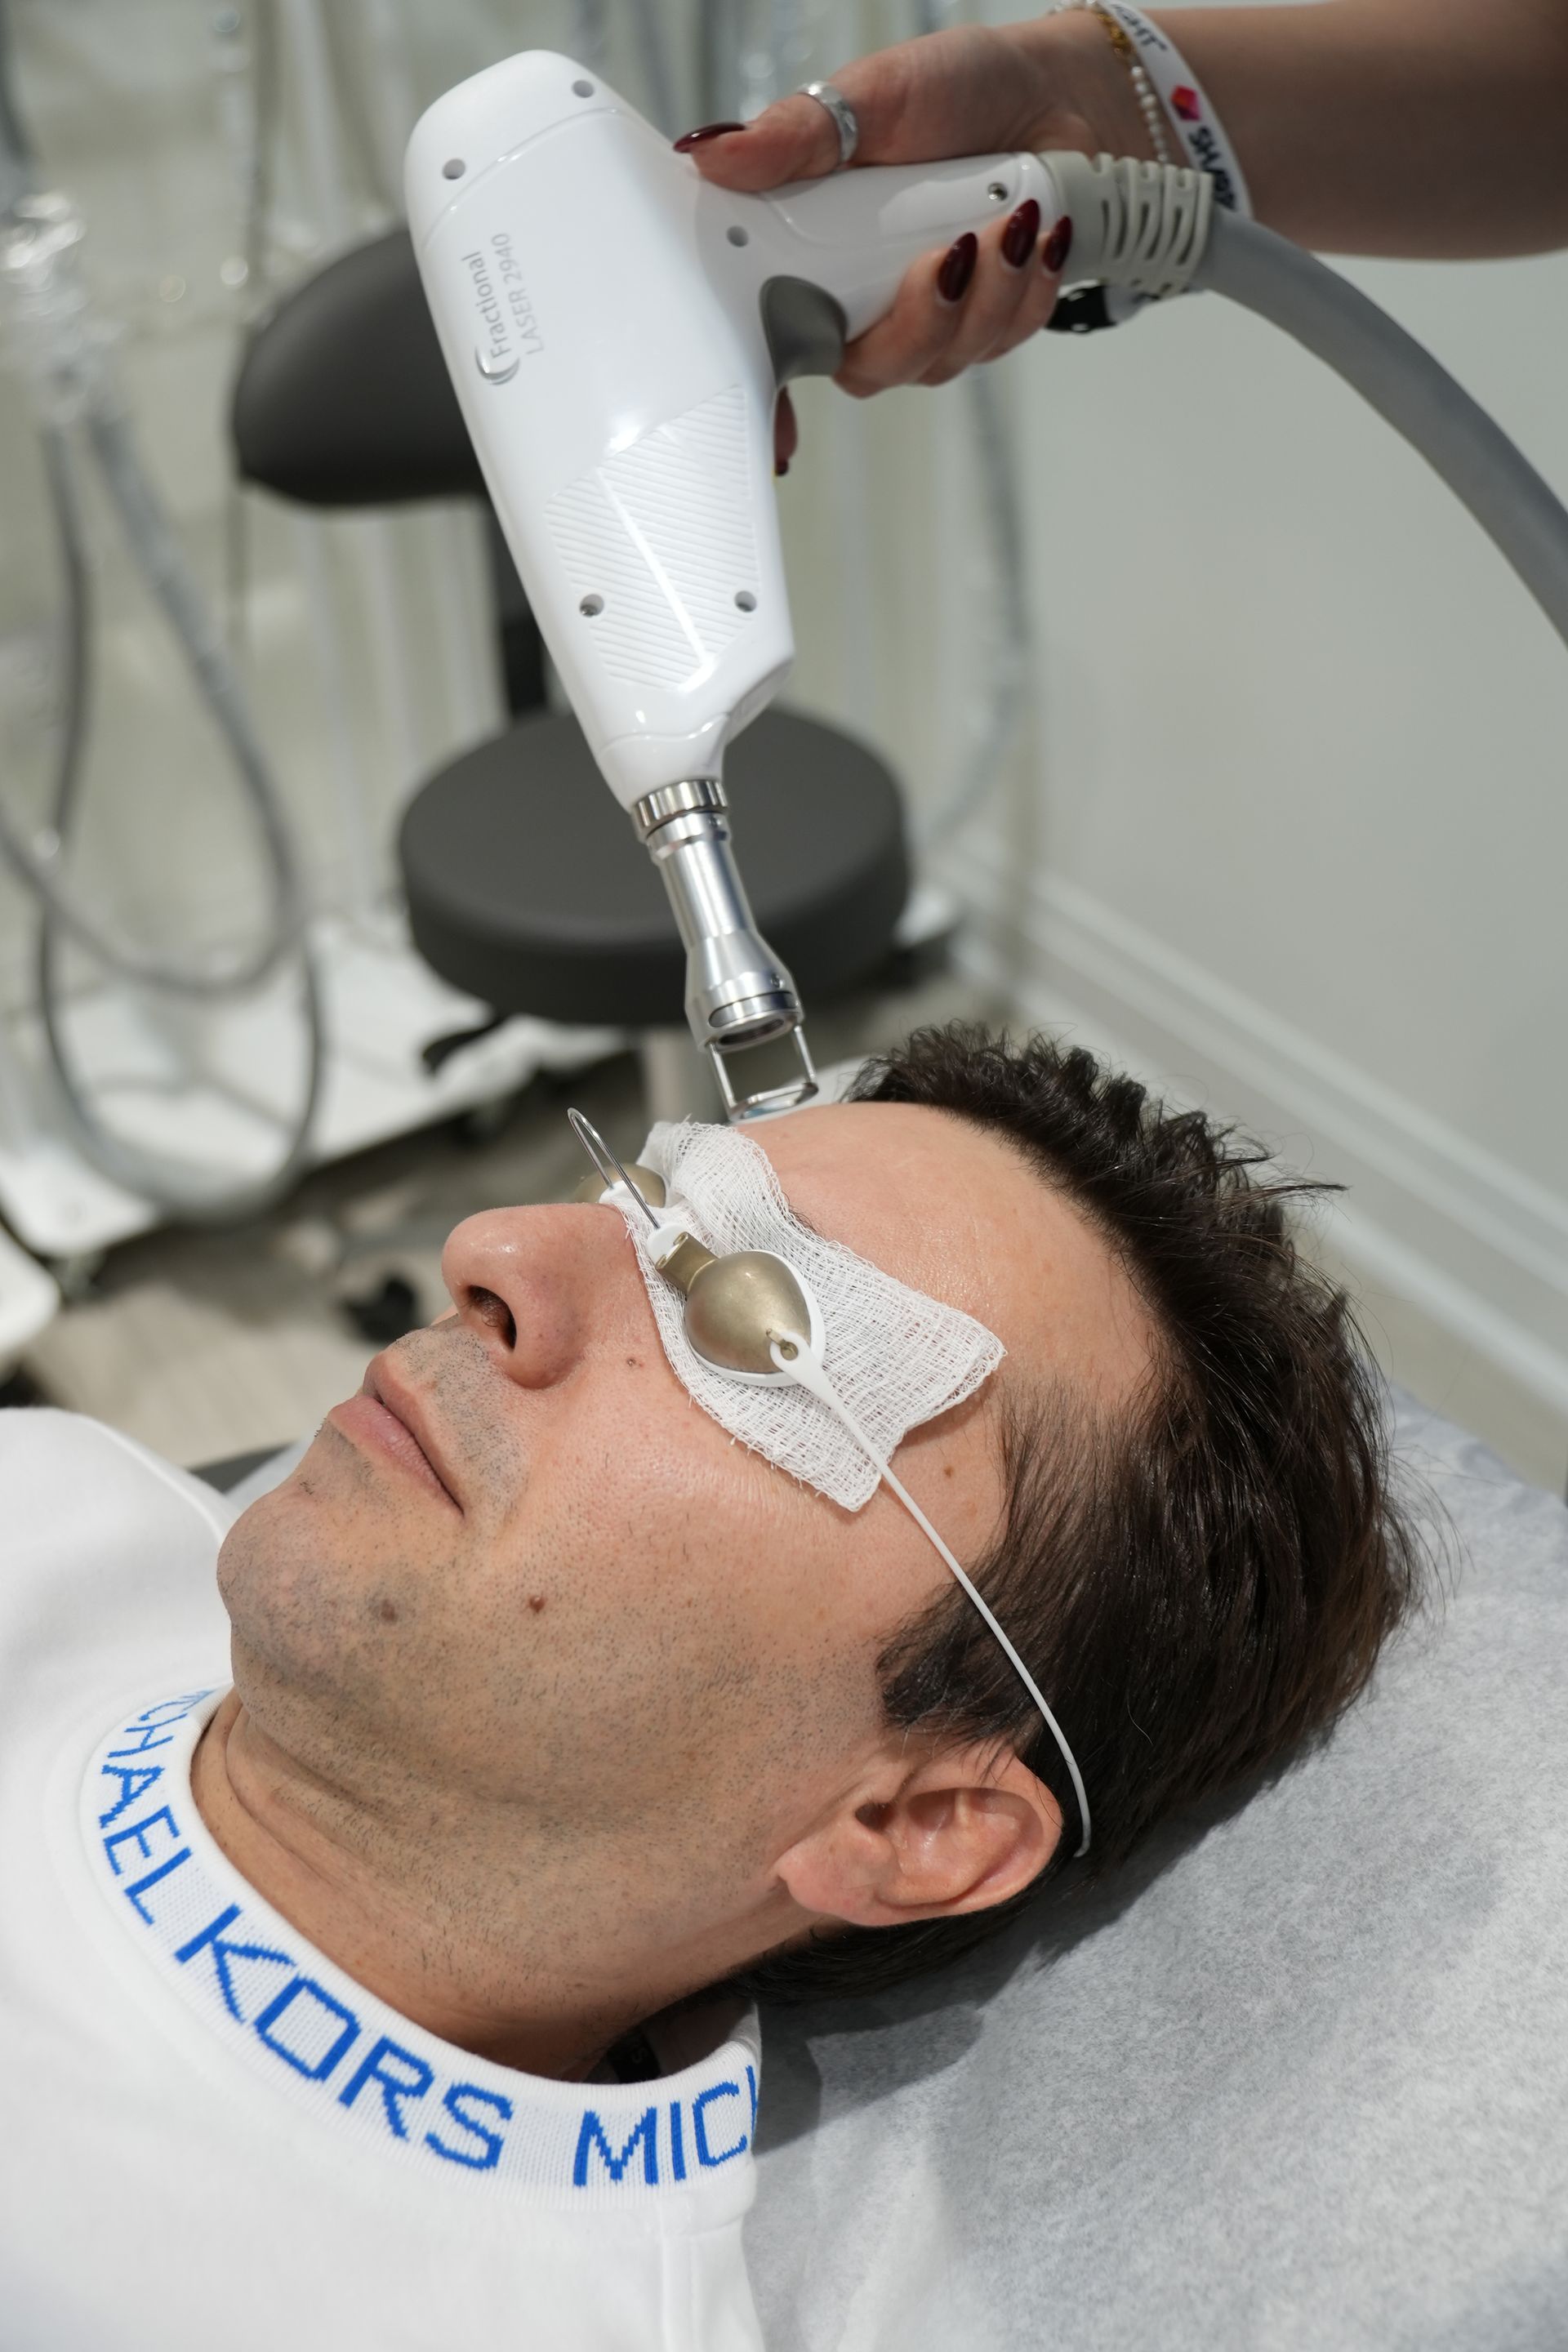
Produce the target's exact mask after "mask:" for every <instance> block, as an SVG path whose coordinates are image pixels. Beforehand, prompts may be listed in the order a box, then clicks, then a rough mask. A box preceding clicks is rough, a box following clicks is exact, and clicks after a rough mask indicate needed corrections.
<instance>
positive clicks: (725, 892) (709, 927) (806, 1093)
mask: <svg viewBox="0 0 1568 2352" xmlns="http://www.w3.org/2000/svg"><path fill="white" fill-rule="evenodd" d="M726 810H727V803H726V802H725V798H724V788H723V786H722V785H721V783H720V782H718V780H717V779H716V778H713V777H706V776H703V777H696V778H693V779H692V780H690V781H689V782H686V783H680V784H667V785H664V786H663V787H661V789H660V790H659V791H658V792H655V793H648V794H647V796H646V797H645V798H644V799H643V800H640V801H639V802H638V803H637V806H636V808H635V809H634V810H633V811H632V819H633V822H634V824H636V826H637V833H638V835H639V836H640V838H641V839H642V841H643V842H644V844H645V845H646V846H647V852H648V855H649V856H650V857H651V858H652V859H653V862H654V864H655V865H656V866H658V870H659V872H660V874H661V875H662V876H663V877H664V887H665V889H666V891H667V893H668V898H669V903H670V907H671V908H672V910H673V912H674V915H675V920H676V925H677V928H678V929H679V932H680V937H681V940H682V942H683V944H684V946H685V949H686V1018H687V1022H688V1024H689V1027H690V1030H691V1034H692V1035H693V1037H694V1038H695V1039H696V1041H697V1043H698V1045H700V1047H701V1048H702V1050H703V1051H704V1052H705V1053H706V1054H707V1055H708V1057H709V1059H710V1062H711V1063H712V1066H713V1072H714V1076H715V1077H716V1078H717V1079H718V1082H719V1091H720V1094H721V1097H722V1098H723V1103H724V1110H725V1115H726V1117H727V1118H731V1119H742V1118H760V1117H761V1116H763V1113H765V1112H768V1111H776V1110H787V1109H789V1108H792V1107H793V1106H794V1105H795V1104H796V1103H802V1102H808V1101H809V1100H810V1099H811V1097H812V1096H813V1095H815V1094H816V1090H817V1088H816V1071H815V1069H814V1068H813V1067H812V1061H811V1055H810V1054H809V1052H808V1051H807V1049H806V1044H805V1037H804V1035H803V1034H802V1024H803V1022H804V1019H805V1015H804V1013H803V1012H802V1009H801V1002H800V998H799V996H798V994H797V993H796V991H795V982H794V980H793V979H792V978H791V977H790V973H789V971H788V970H787V968H786V967H785V966H784V964H783V963H782V962H781V961H780V960H779V958H778V957H777V956H776V955H775V954H774V953H773V950H772V949H771V948H770V947H769V945H768V943H767V941H766V940H764V939H763V936H762V934H761V932H760V931H759V930H758V929H757V925H756V918H755V917H754V916H753V914H752V908H751V902H750V900H749V899H748V898H747V897H746V891H745V886H744V884H743V883H742V880H741V876H740V871H739V868H738V867H737V866H736V864H735V855H734V851H733V849H732V848H731V845H730V827H729V823H728V819H727V814H726ZM785 1038H791V1039H793V1040H794V1043H795V1053H796V1056H797V1059H798V1062H799V1068H798V1070H797V1072H796V1074H795V1076H793V1077H792V1078H790V1079H789V1080H787V1081H786V1082H785V1083H784V1084H783V1085H772V1086H768V1087H762V1088H760V1089H758V1090H755V1091H753V1092H747V1091H745V1090H744V1089H743V1088H738V1087H736V1085H735V1083H734V1077H733V1076H732V1074H731V1067H730V1056H731V1055H737V1054H741V1053H743V1052H748V1051H750V1050H751V1049H752V1047H753V1046H758V1045H770V1044H773V1043H774V1042H775V1041H778V1040H781V1039H785Z"/></svg>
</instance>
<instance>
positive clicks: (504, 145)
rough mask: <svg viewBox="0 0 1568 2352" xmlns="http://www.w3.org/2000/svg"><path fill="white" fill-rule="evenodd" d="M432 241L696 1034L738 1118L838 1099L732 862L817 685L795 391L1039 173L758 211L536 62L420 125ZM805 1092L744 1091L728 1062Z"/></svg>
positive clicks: (412, 159) (542, 587) (577, 75)
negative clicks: (728, 794)
mask: <svg viewBox="0 0 1568 2352" xmlns="http://www.w3.org/2000/svg"><path fill="white" fill-rule="evenodd" d="M405 177H406V184H407V196H408V216H409V224H410V227H411V229H412V232H413V237H414V247H415V251H416V255H417V257H418V262H419V268H420V274H421V277H422V278H423V280H424V285H425V289H426V295H427V297H428V299H429V303H430V308H431V311H432V313H433V315H434V318H435V321H436V328H437V334H438V336H439V338H440V341H441V346H442V350H443V352H444V353H445V355H446V359H447V365H448V367H449V368H450V370H451V373H452V380H453V382H454V383H455V384H456V386H457V391H458V402H459V404H460V405H461V408H462V411H463V415H464V418H465V420H466V422H467V424H468V431H469V433H470V434H471V435H472V436H473V442H474V447H475V449H476V451H477V452H478V455H479V464H480V466H481V467H482V469H483V472H484V476H485V480H486V483H487V485H488V486H489V492H490V496H491V499H493V501H494V504H495V509H496V512H497V514H498V515H499V517H500V523H501V528H502V530H504V532H505V534H506V538H507V542H508V545H509V546H510V549H511V552H512V556H513V559H514V561H515V562H516V564H517V568H518V572H519V573H520V575H521V580H522V583H523V587H524V589H525V590H526V592H527V594H528V599H529V602H530V604H531V606H532V608H533V613H534V616H535V618H536V620H537V621H538V624H539V626H540V629H541V631H542V635H543V637H544V641H545V643H546V645H547V646H549V648H550V654H551V657H552V660H553V662H554V664H555V667H556V669H557V670H558V672H559V673H560V676H561V678H562V681H563V684H564V686H565V688H566V691H567V693H568V694H569V695H570V697H571V699H572V705H573V708H574V710H575V712H576V714H577V718H578V719H579V721H580V722H581V724H582V728H583V731H584V735H585V736H586V738H587V740H588V743H589V746H590V748H591V749H592V751H593V753H594V756H595V759H596V760H597V761H598V763H599V765H600V767H601V768H602V769H603V771H604V773H605V779H606V781H607V782H608V783H609V786H610V789H611V791H612V792H613V793H615V795H616V799H617V800H618V801H619V802H620V803H621V804H622V806H623V807H624V808H625V809H626V811H627V812H628V814H630V815H631V816H632V818H633V819H634V821H635V822H636V824H637V829H638V831H639V833H640V835H642V837H643V839H644V840H645V841H646V842H647V847H648V849H649V852H650V854H651V855H652V856H653V857H654V859H655V861H656V863H657V864H658V867H659V870H660V872H661V873H662V875H663V877H664V880H665V883H666V887H667V888H668V892H669V896H670V900H671V904H672V906H673V908H674V911H675V916H676V919H677V922H678V924H679V928H680V931H681V936H682V939H683V940H684V942H685V946H686V950H687V1007H686V1009H687V1017H688V1019H689V1023H690V1024H691V1029H692V1034H693V1035H694V1036H695V1037H696V1039H697V1041H698V1044H699V1045H701V1046H704V1047H706V1048H707V1049H708V1051H709V1052H710V1055H711V1056H712V1060H713V1065H714V1068H715V1071H716V1073H717V1076H718V1077H719V1082H720V1086H721V1090H722V1093H723V1097H724V1101H725V1106H726V1108H727V1109H728V1110H729V1112H730V1115H731V1118H735V1117H743V1116H745V1115H747V1114H749V1113H753V1112H757V1111H762V1110H768V1109H775V1108H783V1107H785V1106H787V1104H789V1103H790V1102H793V1101H799V1100H802V1099H804V1098H805V1097H806V1096H807V1095H809V1094H811V1093H813V1092H815V1079H814V1076H813V1074H812V1069H811V1063H810V1057H809V1054H808V1053H807V1051H806V1048H805V1039H804V1036H803V1034H802V1032H801V1021H802V1013H801V1006H800V1001H799V998H798V996H797V994H796V992H795V983H794V982H793V980H792V979H791V976H790V974H789V972H788V971H786V970H785V969H784V965H783V964H782V963H781V962H780V961H779V959H778V958H777V957H776V956H775V955H774V954H773V951H772V950H771V949H769V948H768V946H767V945H766V943H765V942H764V941H763V940H762V938H761V937H760V936H759V934H758V931H757V929H756V925H755V922H754V920H753V919H752V912H751V908H750V906H749V903H748V901H747V898H746V893H745V890H744V887H743V886H742V882H741V878H740V875H739V872H738V869H737V867H736V866H735V862H734V857H733V853H732V850H731V844H730V839H729V831H728V824H727V822H726V817H725V803H724V796H723V781H722V780H723V764H724V752H725V748H726V746H727V745H728V744H729V743H730V742H731V740H732V739H733V737H734V736H736V735H737V734H739V732H740V731H741V730H742V728H743V727H744V726H745V725H746V724H747V722H748V721H749V720H750V719H754V718H755V717H756V715H757V713H758V711H760V710H761V709H763V707H764V706H765V705H766V703H767V702H768V701H769V700H770V699H771V698H772V697H773V695H774V694H775V693H776V692H777V690H778V688H779V687H780V686H781V685H782V684H783V682H784V678H785V677H787V676H788V674H789V670H790V666H791V664H792V662H793V660H794V656H795V645H794V639H793V636H792V635H791V630H790V616H789V601H788V595H787V593H786V589H785V583H784V559H783V554H782V551H781V549H780V544H779V529H778V514H777V508H776V502H775V492H774V487H773V404H774V399H775V395H776V393H777V390H778V387H779V385H780V384H782V383H788V382H789V381H790V380H791V379H792V378H794V377H796V376H800V375H804V374H808V373H831V372H832V371H833V369H834V368H835V367H837V363H838V356H839V353H840V352H841V351H842V349H843V345H844V342H845V341H846V340H847V338H848V337H852V336H854V335H858V334H859V333H861V332H862V331H864V330H865V329H866V328H867V327H868V326H869V325H870V324H871V323H872V322H873V321H874V320H876V319H878V318H879V317H880V316H881V315H882V313H883V312H884V311H885V310H888V309H889V306H890V304H891V302H892V299H893V296H894V293H895V291H896V290H897V288H898V284H899V280H900V278H901V277H902V276H903V273H904V270H905V268H907V267H908V265H909V263H910V262H911V261H912V260H914V258H915V257H916V256H917V255H919V254H921V253H924V252H927V251H929V250H930V248H931V247H932V246H934V245H940V244H942V242H943V241H944V240H951V239H952V238H953V237H956V236H959V235H961V234H962V233H963V230H965V229H978V228H980V227H983V226H984V224H985V223H986V222H987V221H988V220H991V219H994V217H996V215H998V214H1002V213H1006V212H1009V211H1011V210H1013V209H1014V208H1015V207H1016V206H1017V205H1020V204H1022V203H1023V202H1024V201H1025V200H1026V198H1027V197H1029V196H1033V197H1035V198H1036V200H1037V202H1038V204H1039V205H1040V210H1041V216H1042V218H1043V219H1044V220H1046V221H1047V222H1048V221H1050V220H1053V219H1055V218H1056V216H1057V209H1059V207H1057V205H1056V196H1055V191H1054V187H1053V183H1052V178H1051V174H1050V172H1049V171H1048V169H1047V166H1046V165H1045V164H1044V163H1042V162H1041V161H1040V159H1039V158H1038V157H1037V156H1036V155H1005V156H989V157H981V158H978V159H973V158H971V159H968V160H965V161H962V162H958V163H935V164H921V165H918V166H914V167H911V168H907V169H890V168H889V169H869V170H865V171H855V172H849V173H840V174H837V175H835V176H834V177H832V178H830V179H825V180H814V181H807V182H802V183H800V184H798V185H795V186H794V187H786V188H780V189H774V190H773V191H772V192H771V193H770V194H766V195H736V194H731V193H729V192H728V191H727V190H724V189H721V188H716V187H713V186H711V185H710V184H709V183H707V182H706V181H704V180H703V179H702V178H701V176H700V173H698V172H697V170H696V168H695V166H694V165H693V164H692V163H690V161H689V159H688V158H687V157H685V156H682V155H678V154H676V153H675V152H674V151H673V149H672V148H671V147H670V144H669V142H668V140H666V139H664V138H663V137H661V136H660V134H659V133H658V131H655V130H654V129H653V127H652V126H651V125H650V124H649V123H647V122H646V121H644V120H643V119H642V117H641V116H640V115H638V114H637V111H636V110H635V109H633V108H632V107H630V106H628V105H627V104H626V101H625V100H622V99H620V98H618V97H617V96H616V93H615V92H614V91H613V90H612V89H608V88H607V87H606V86H605V83H604V82H603V81H602V80H601V79H599V77H598V76H597V75H596V74H594V73H591V72H589V71H588V70H587V69H586V68H584V67H581V66H578V65H574V63H573V61H572V60H571V59H570V58H563V57H558V56H556V55H554V54H552V52H550V51H547V50H531V51H529V52H527V53H525V54H524V55H522V56H521V57H515V58H508V59H506V60H505V62H504V63H502V64H500V65H497V66H493V67H491V68H489V69H488V70H487V71H486V72H484V73H481V74H477V75H475V76H474V77H473V79H471V80H468V81H465V82H461V83H459V84H458V87H457V88H456V89H451V90H448V91H447V94H446V96H445V97H444V98H441V99H439V100H437V102H436V104H435V105H434V106H432V107H431V108H430V109H429V110H428V112H426V114H425V115H424V116H423V117H422V119H421V120H420V121H419V123H418V124H417V125H416V129H415V131H414V136H413V138H412V140H411V141H410V142H409V148H408V157H407V164H406V173H405ZM786 1036H788V1037H793V1038H794V1040H795V1045H796V1047H797V1051H798V1056H799V1062H800V1069H799V1074H798V1076H795V1078H794V1079H793V1080H792V1081H791V1082H790V1083H789V1084H787V1085H785V1086H783V1087H771V1088H768V1089H766V1090H764V1091H763V1092H762V1093H759V1094H748V1093H746V1092H745V1091H744V1090H743V1088H742V1089H741V1090H739V1091H738V1090H737V1088H736V1086H735V1084H734V1083H733V1078H732V1074H731V1069H730V1068H729V1067H728V1066H727V1065H728V1057H729V1055H731V1054H732V1053H734V1052H736V1051H739V1050H742V1049H744V1048H747V1047H750V1046H753V1045H759V1044H762V1043H764V1042H766V1041H767V1040H770V1039H773V1038H779V1037H786Z"/></svg>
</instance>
